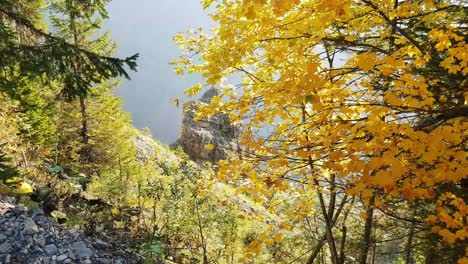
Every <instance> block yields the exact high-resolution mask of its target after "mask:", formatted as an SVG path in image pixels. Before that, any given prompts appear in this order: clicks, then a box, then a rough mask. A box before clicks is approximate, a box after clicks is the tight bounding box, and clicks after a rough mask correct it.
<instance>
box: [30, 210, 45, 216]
mask: <svg viewBox="0 0 468 264" xmlns="http://www.w3.org/2000/svg"><path fill="white" fill-rule="evenodd" d="M29 214H30V215H31V217H32V218H36V217H38V216H41V215H44V210H42V209H41V208H34V209H32V210H31V211H30V212H29Z"/></svg>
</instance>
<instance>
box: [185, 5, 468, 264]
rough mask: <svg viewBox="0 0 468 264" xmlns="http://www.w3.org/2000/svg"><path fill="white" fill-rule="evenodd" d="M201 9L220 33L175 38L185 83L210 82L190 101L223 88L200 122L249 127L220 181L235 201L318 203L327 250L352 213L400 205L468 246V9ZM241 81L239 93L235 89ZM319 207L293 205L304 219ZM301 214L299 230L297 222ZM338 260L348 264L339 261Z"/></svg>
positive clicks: (199, 87)
mask: <svg viewBox="0 0 468 264" xmlns="http://www.w3.org/2000/svg"><path fill="white" fill-rule="evenodd" d="M204 3H205V5H206V6H207V7H208V6H210V7H211V8H213V10H214V12H213V13H212V14H211V17H212V19H213V20H214V21H215V22H216V23H217V26H215V27H214V28H213V29H212V34H208V33H204V32H202V31H197V32H187V33H186V34H182V35H179V36H177V37H176V41H177V42H178V43H179V44H180V45H181V46H182V47H183V48H184V52H185V53H184V55H183V56H181V57H180V59H178V60H177V61H176V63H177V64H178V68H177V69H176V71H177V72H178V73H181V74H182V73H183V72H184V71H185V72H189V73H193V72H196V73H201V74H202V76H203V77H204V80H205V83H203V84H198V85H196V86H194V87H192V88H190V89H188V90H187V94H189V95H193V94H196V93H198V92H199V91H200V90H202V89H203V87H211V86H217V87H219V89H220V91H221V95H220V96H217V97H215V98H213V100H212V101H211V103H210V104H207V105H204V106H202V107H201V108H200V109H199V110H200V112H199V115H200V116H201V115H211V114H213V113H215V112H219V111H221V112H225V113H228V114H229V115H230V117H231V119H232V120H233V121H234V122H243V123H244V124H245V127H246V130H245V133H244V137H243V140H242V143H243V145H244V150H245V151H244V153H243V155H242V157H241V159H233V160H230V161H224V162H221V165H222V166H221V168H220V170H219V173H218V177H220V178H222V179H226V180H228V181H234V180H236V179H241V180H242V183H243V184H242V185H240V187H239V188H240V189H242V190H244V191H249V192H250V193H251V194H252V195H253V196H255V197H256V198H257V200H258V201H260V202H264V201H265V200H267V199H268V197H273V196H274V195H273V194H274V193H276V192H278V191H280V192H281V191H284V192H288V191H291V192H298V193H299V195H298V196H295V197H304V196H306V195H316V197H317V199H318V201H319V205H317V206H318V208H319V209H317V210H318V211H319V212H321V214H322V215H323V217H324V218H325V219H326V220H325V222H328V223H326V234H325V235H326V237H327V238H326V240H327V243H328V246H329V248H331V251H333V248H339V247H340V246H339V245H338V244H339V243H338V242H336V237H334V236H336V232H335V231H334V229H336V228H337V227H336V225H335V223H336V219H335V222H334V220H333V218H334V217H335V216H336V217H337V219H338V217H343V214H345V211H346V208H345V207H347V208H348V210H350V208H351V207H352V206H353V205H354V204H355V203H354V201H355V200H356V201H360V202H362V206H361V208H362V210H363V212H362V213H361V216H362V217H363V218H364V219H368V218H369V217H372V216H371V215H369V213H372V212H373V208H376V209H378V208H380V209H382V210H384V211H385V210H386V209H388V208H390V207H391V205H392V203H393V202H395V201H401V202H405V203H412V202H414V201H420V200H422V201H427V203H428V207H427V212H426V215H423V216H421V215H413V216H412V217H423V218H424V221H425V223H426V224H430V225H432V231H433V232H435V233H437V234H439V235H440V236H441V237H442V239H443V240H444V241H445V242H446V243H449V244H454V245H456V244H458V245H463V243H464V240H465V239H466V238H467V237H468V225H467V220H466V214H467V212H468V206H467V205H466V191H467V189H466V187H467V175H468V163H467V158H466V153H467V152H466V150H467V143H466V142H467V136H468V132H467V131H468V122H467V116H468V105H467V99H468V92H467V91H468V89H467V88H468V82H467V78H466V76H467V74H468V44H467V42H466V41H467V35H466V31H467V24H466V10H467V8H468V7H467V6H466V3H463V1H435V0H421V1H413V0H410V1H395V0H391V1H390V0H359V1H355V0H353V1H350V0H332V1H320V0H303V1H300V0H271V1H268V0H231V1H228V0H223V1H209V0H207V1H204ZM194 54H197V55H198V56H195V57H194V56H193V55H194ZM239 75H241V76H243V79H242V83H240V84H238V85H232V84H230V83H231V82H232V80H235V79H236V78H238V76H239ZM339 201H340V202H339ZM268 202H271V203H274V202H272V201H268ZM431 205H433V206H431ZM272 207H274V206H272ZM311 207H314V205H313V203H312V204H311V202H310V200H307V199H302V200H301V199H300V198H297V203H296V204H295V207H294V210H295V209H297V208H303V209H304V208H311ZM294 210H293V209H291V211H294ZM299 211H300V210H299ZM295 212H296V213H292V214H291V215H290V216H289V218H288V219H289V220H291V219H293V218H299V217H301V214H298V213H297V212H298V211H295ZM340 219H342V218H340ZM367 222H368V221H367ZM367 222H366V223H367ZM371 224H372V221H370V225H371ZM345 232H346V230H345V231H344V233H345ZM364 236H366V235H364ZM280 239H281V238H280V237H278V236H276V237H274V240H280ZM264 241H269V240H267V238H266V237H265V238H264ZM335 242H336V245H335ZM343 247H344V246H343ZM341 251H343V249H341ZM364 253H366V252H364ZM459 257H460V258H461V259H460V260H459V261H460V263H466V262H467V261H468V260H467V258H463V256H459ZM331 258H332V263H340V262H341V263H342V261H344V260H343V259H342V258H341V257H340V256H339V250H337V249H336V250H335V253H333V252H332V253H331ZM364 259H365V255H364ZM361 263H362V262H361ZM364 263H365V260H364Z"/></svg>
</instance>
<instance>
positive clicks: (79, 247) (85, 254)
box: [72, 241, 93, 259]
mask: <svg viewBox="0 0 468 264" xmlns="http://www.w3.org/2000/svg"><path fill="white" fill-rule="evenodd" d="M72 249H73V252H74V253H75V255H76V256H77V257H78V258H82V259H83V258H89V257H91V256H92V255H93V251H92V250H91V249H89V248H88V247H87V246H86V244H85V243H84V242H83V241H78V242H75V243H73V244H72Z"/></svg>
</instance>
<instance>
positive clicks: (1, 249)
mask: <svg viewBox="0 0 468 264" xmlns="http://www.w3.org/2000/svg"><path fill="white" fill-rule="evenodd" d="M11 248H12V245H11V243H10V242H8V241H5V242H3V243H2V244H1V245H0V254H6V253H8V252H10V250H11Z"/></svg>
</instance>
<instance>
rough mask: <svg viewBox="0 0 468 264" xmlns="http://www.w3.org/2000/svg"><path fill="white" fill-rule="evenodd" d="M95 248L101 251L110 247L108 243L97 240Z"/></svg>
mask: <svg viewBox="0 0 468 264" xmlns="http://www.w3.org/2000/svg"><path fill="white" fill-rule="evenodd" d="M94 246H95V247H96V248H100V249H105V248H107V247H109V244H107V243H106V242H104V241H102V240H100V239H96V241H95V242H94Z"/></svg>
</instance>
